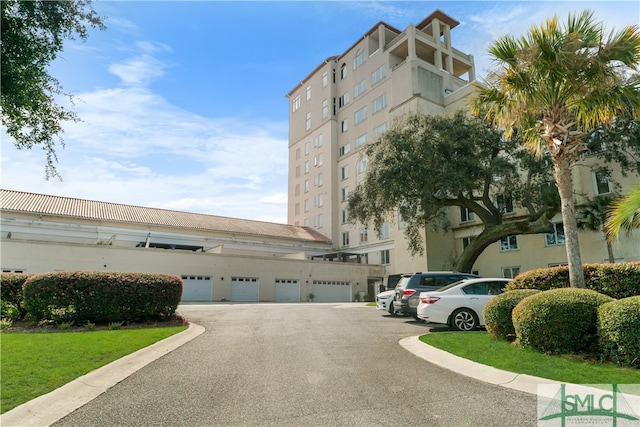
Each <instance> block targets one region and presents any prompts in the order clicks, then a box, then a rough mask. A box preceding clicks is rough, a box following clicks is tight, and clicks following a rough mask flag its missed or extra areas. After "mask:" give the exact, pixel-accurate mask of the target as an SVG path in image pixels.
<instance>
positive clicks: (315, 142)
mask: <svg viewBox="0 0 640 427" xmlns="http://www.w3.org/2000/svg"><path fill="white" fill-rule="evenodd" d="M322 144H324V138H323V137H322V134H319V135H318V136H316V138H315V139H314V140H313V146H314V147H322Z"/></svg>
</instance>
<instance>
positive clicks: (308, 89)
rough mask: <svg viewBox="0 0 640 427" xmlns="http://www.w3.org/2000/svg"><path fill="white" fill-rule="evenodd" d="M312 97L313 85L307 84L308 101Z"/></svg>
mask: <svg viewBox="0 0 640 427" xmlns="http://www.w3.org/2000/svg"><path fill="white" fill-rule="evenodd" d="M310 99H311V86H307V101H308V100H310Z"/></svg>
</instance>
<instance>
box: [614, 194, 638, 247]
mask: <svg viewBox="0 0 640 427" xmlns="http://www.w3.org/2000/svg"><path fill="white" fill-rule="evenodd" d="M639 227H640V183H638V184H636V185H635V187H634V188H633V190H631V193H629V195H628V196H627V197H625V198H624V199H622V200H618V201H616V202H614V203H613V205H612V209H611V211H610V216H609V218H608V219H607V222H606V224H605V232H606V234H607V241H608V242H611V241H613V240H615V239H617V238H618V234H619V233H620V229H621V228H622V229H624V230H626V231H627V232H629V233H630V232H631V230H632V229H634V228H639Z"/></svg>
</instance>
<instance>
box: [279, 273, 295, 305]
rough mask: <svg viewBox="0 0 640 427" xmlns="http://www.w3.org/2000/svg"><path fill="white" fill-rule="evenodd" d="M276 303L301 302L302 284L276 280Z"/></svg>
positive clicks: (290, 280) (289, 280)
mask: <svg viewBox="0 0 640 427" xmlns="http://www.w3.org/2000/svg"><path fill="white" fill-rule="evenodd" d="M276 301H295V302H300V282H298V281H297V280H293V279H276Z"/></svg>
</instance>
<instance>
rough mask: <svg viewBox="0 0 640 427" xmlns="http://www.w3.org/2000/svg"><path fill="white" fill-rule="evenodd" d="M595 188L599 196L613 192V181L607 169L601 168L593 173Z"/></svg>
mask: <svg viewBox="0 0 640 427" xmlns="http://www.w3.org/2000/svg"><path fill="white" fill-rule="evenodd" d="M593 188H594V190H595V192H596V195H598V196H599V195H601V194H609V193H611V181H610V180H609V172H608V171H607V170H599V171H596V172H594V173H593Z"/></svg>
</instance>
